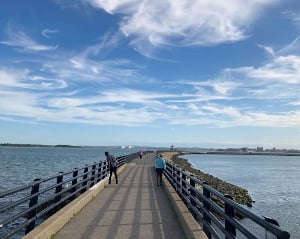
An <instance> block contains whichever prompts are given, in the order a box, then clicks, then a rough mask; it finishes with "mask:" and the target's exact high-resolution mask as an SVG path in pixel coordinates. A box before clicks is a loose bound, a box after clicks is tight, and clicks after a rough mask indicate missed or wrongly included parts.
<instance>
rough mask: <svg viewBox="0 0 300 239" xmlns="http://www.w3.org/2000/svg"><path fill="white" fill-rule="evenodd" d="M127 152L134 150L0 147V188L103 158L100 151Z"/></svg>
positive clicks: (68, 169)
mask: <svg viewBox="0 0 300 239" xmlns="http://www.w3.org/2000/svg"><path fill="white" fill-rule="evenodd" d="M105 151H109V152H110V153H112V154H114V155H115V156H120V155H128V154H131V153H134V152H137V151H138V149H128V148H126V149H122V148H119V147H82V148H58V147H32V148H31V147H0V191H4V190H6V189H11V188H14V187H16V186H20V185H24V184H27V183H30V182H32V180H34V179H35V178H47V177H49V176H53V175H56V174H58V173H59V172H68V171H71V170H73V169H74V168H76V167H77V168H82V167H84V166H85V165H91V164H93V163H94V162H99V161H101V160H105V159H106V158H105V155H104V152H105Z"/></svg>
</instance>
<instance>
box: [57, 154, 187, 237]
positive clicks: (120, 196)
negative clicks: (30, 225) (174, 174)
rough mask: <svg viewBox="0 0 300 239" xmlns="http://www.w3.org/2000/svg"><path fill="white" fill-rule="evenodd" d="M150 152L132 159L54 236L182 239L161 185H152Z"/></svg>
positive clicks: (175, 218)
mask: <svg viewBox="0 0 300 239" xmlns="http://www.w3.org/2000/svg"><path fill="white" fill-rule="evenodd" d="M154 160H155V157H154V154H147V155H144V156H143V159H135V160H133V161H132V162H131V163H129V164H128V166H127V167H126V168H125V170H124V171H123V172H122V173H121V174H120V175H119V184H115V180H112V184H109V185H108V186H107V187H106V188H105V189H104V190H103V191H102V192H100V193H99V194H98V195H97V196H96V197H95V198H94V199H93V200H92V201H91V202H90V203H89V204H88V205H87V206H86V207H85V208H83V209H82V210H81V211H80V212H79V213H78V214H77V215H75V217H74V218H72V219H71V221H70V222H69V223H68V224H67V225H65V227H64V228H63V229H62V230H60V231H59V232H58V233H57V234H56V235H55V236H54V237H53V238H55V239H77V238H78V239H79V238H80V239H81V238H84V239H102V238H105V239H134V238H137V239H152V238H153V239H154V238H155V239H160V238H161V239H168V238H172V239H177V238H178V239H184V238H186V236H185V234H184V231H183V229H182V228H181V226H180V224H179V221H178V219H177V217H176V214H175V212H174V209H173V207H172V205H171V203H170V200H169V199H168V197H167V194H166V192H165V191H164V189H163V188H162V187H158V186H156V173H155V170H154Z"/></svg>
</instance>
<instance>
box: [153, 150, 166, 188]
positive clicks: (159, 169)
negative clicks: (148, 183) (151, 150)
mask: <svg viewBox="0 0 300 239" xmlns="http://www.w3.org/2000/svg"><path fill="white" fill-rule="evenodd" d="M165 168H166V160H165V159H164V157H163V156H162V154H160V155H159V156H157V157H156V160H155V169H156V182H157V186H160V185H161V182H162V174H163V172H164V169H165Z"/></svg>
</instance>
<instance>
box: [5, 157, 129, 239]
mask: <svg viewBox="0 0 300 239" xmlns="http://www.w3.org/2000/svg"><path fill="white" fill-rule="evenodd" d="M125 159H126V156H120V157H117V161H118V167H120V166H122V165H123V164H124V163H125ZM108 172H109V169H108V163H107V161H100V162H98V163H94V164H92V165H87V166H85V167H83V168H75V169H74V170H72V171H70V172H60V173H59V174H58V175H54V176H52V177H49V178H46V179H35V180H34V181H33V182H32V183H29V184H27V185H24V186H21V187H17V188H15V189H12V190H8V191H4V192H0V238H1V239H6V238H13V237H14V238H20V237H22V235H24V233H25V234H27V233H28V232H30V231H31V230H33V229H34V228H35V226H36V225H38V224H40V223H41V222H43V221H44V220H45V219H47V218H48V217H49V216H51V215H52V214H53V213H55V212H56V211H58V210H59V209H60V208H62V207H63V206H65V205H66V204H68V203H69V202H71V201H72V200H74V199H75V198H76V197H78V196H79V195H81V194H82V193H84V192H85V191H86V190H88V189H89V188H91V187H92V186H93V185H95V184H96V183H98V182H100V181H101V180H103V179H104V178H105V177H106V176H108Z"/></svg>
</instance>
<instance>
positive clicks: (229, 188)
mask: <svg viewBox="0 0 300 239" xmlns="http://www.w3.org/2000/svg"><path fill="white" fill-rule="evenodd" d="M162 154H163V156H164V158H165V159H167V160H170V161H172V162H173V163H175V164H177V165H178V166H179V167H180V168H182V169H184V170H186V171H189V172H191V173H192V174H193V175H195V176H196V177H198V178H199V179H201V180H202V181H205V182H207V183H208V184H209V185H210V186H212V187H214V188H215V189H216V190H218V191H219V192H221V193H223V194H227V195H230V196H231V197H232V198H233V200H234V201H235V202H237V203H239V204H243V205H247V206H248V207H251V206H252V203H253V200H252V198H251V197H250V195H249V193H248V191H247V190H246V189H244V188H241V187H239V186H236V185H233V184H231V183H227V182H225V181H223V180H221V179H219V178H217V177H214V176H212V175H210V174H207V173H204V172H202V171H201V170H198V169H195V168H193V167H192V165H191V164H190V163H189V162H188V161H187V160H186V159H184V158H180V155H184V154H188V152H179V151H173V152H163V153H162Z"/></svg>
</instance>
